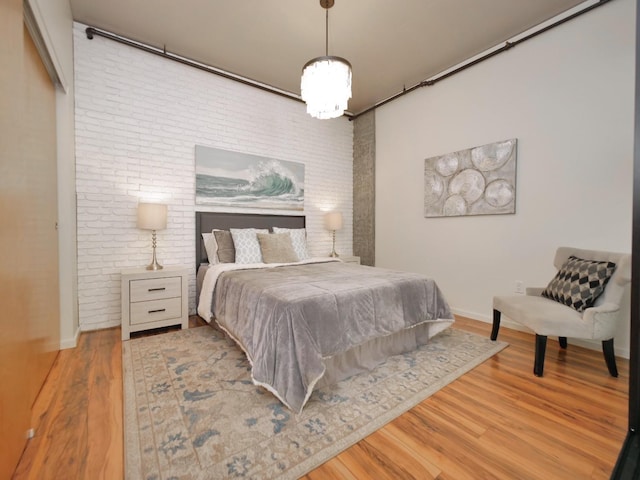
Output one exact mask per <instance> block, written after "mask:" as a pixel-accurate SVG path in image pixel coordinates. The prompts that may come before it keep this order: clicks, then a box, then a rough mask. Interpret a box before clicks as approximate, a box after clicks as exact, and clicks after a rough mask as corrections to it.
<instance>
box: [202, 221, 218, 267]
mask: <svg viewBox="0 0 640 480" xmlns="http://www.w3.org/2000/svg"><path fill="white" fill-rule="evenodd" d="M215 231H218V230H217V229H213V230H211V233H203V234H202V240H203V242H204V249H205V250H206V251H207V258H208V259H209V265H215V264H216V263H220V261H219V260H218V242H216V236H215V235H214V234H213V232H215Z"/></svg>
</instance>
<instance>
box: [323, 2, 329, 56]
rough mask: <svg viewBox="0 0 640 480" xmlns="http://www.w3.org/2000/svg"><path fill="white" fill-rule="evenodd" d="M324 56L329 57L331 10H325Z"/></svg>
mask: <svg viewBox="0 0 640 480" xmlns="http://www.w3.org/2000/svg"><path fill="white" fill-rule="evenodd" d="M324 55H325V56H326V57H328V56H329V9H328V8H327V9H325V20H324Z"/></svg>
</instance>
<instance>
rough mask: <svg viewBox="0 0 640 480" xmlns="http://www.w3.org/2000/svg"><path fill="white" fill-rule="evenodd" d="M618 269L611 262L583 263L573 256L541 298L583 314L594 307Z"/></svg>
mask: <svg viewBox="0 0 640 480" xmlns="http://www.w3.org/2000/svg"><path fill="white" fill-rule="evenodd" d="M615 269H616V264H615V263H612V262H601V261H597V260H584V259H582V258H578V257H574V256H573V255H572V256H570V257H569V258H568V259H567V261H566V262H565V264H564V265H562V267H560V270H559V271H558V273H557V274H556V276H555V277H554V278H553V280H551V282H549V285H547V288H545V289H544V290H543V292H542V296H543V297H546V298H549V299H551V300H555V301H556V302H559V303H562V304H564V305H567V306H568V307H571V308H574V309H575V310H577V311H578V312H583V311H584V309H585V308H589V307H593V304H594V303H595V301H596V299H597V298H598V297H599V296H600V295H601V294H602V292H604V287H605V286H606V285H607V282H609V279H610V278H611V275H613V272H614V271H615Z"/></svg>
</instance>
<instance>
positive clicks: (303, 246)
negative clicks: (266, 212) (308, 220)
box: [273, 227, 311, 260]
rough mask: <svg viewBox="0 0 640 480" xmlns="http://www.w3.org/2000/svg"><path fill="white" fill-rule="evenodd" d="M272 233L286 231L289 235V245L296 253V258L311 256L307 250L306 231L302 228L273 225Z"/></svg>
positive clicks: (301, 258)
mask: <svg viewBox="0 0 640 480" xmlns="http://www.w3.org/2000/svg"><path fill="white" fill-rule="evenodd" d="M273 233H288V234H289V235H290V236H291V245H293V250H294V251H295V252H296V255H298V260H306V259H307V258H311V255H309V252H308V251H307V231H306V230H305V229H304V228H280V227H273Z"/></svg>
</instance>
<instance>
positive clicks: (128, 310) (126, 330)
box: [120, 265, 189, 340]
mask: <svg viewBox="0 0 640 480" xmlns="http://www.w3.org/2000/svg"><path fill="white" fill-rule="evenodd" d="M120 275H121V289H122V340H128V339H129V337H130V334H131V332H139V331H141V330H149V329H151V328H158V327H168V326H170V325H181V326H182V328H188V326H189V309H188V303H189V296H188V294H187V290H188V284H189V277H188V270H187V268H185V267H180V266H171V265H170V266H166V267H164V268H163V269H162V270H147V269H145V268H144V267H141V268H132V269H127V270H123V271H122V272H121V273H120Z"/></svg>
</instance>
